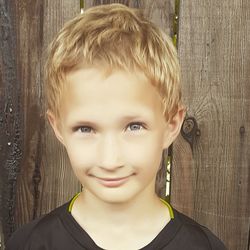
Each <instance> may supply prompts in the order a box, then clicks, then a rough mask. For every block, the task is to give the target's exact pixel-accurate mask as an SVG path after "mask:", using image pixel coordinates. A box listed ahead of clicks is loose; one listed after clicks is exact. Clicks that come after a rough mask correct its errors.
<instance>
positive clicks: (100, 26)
mask: <svg viewBox="0 0 250 250" xmlns="http://www.w3.org/2000/svg"><path fill="white" fill-rule="evenodd" d="M79 65H86V66H94V65H99V66H102V67H104V68H107V69H108V68H109V69H121V70H128V71H132V70H140V71H142V72H143V73H144V74H145V76H146V77H147V78H148V79H149V81H150V83H151V84H153V85H154V86H155V87H156V88H157V89H158V91H159V94H160V95H161V97H162V102H163V105H164V115H165V117H166V120H169V118H171V117H173V116H174V115H175V114H176V112H177V111H178V107H179V106H180V104H181V90H180V84H179V81H180V80H179V75H180V70H179V63H178V59H177V52H176V49H175V47H174V45H173V43H172V40H171V38H170V37H168V36H167V35H166V34H164V33H163V32H162V31H161V30H160V29H159V28H157V27H156V26H155V25H154V24H153V23H151V22H150V21H148V20H147V19H146V18H145V17H144V16H143V15H142V13H141V12H140V11H139V10H136V9H132V8H129V7H127V6H125V5H122V4H109V5H99V6H96V7H93V8H90V9H88V10H87V11H86V12H85V13H83V14H79V15H78V16H76V17H75V18H74V19H72V20H70V21H69V22H67V23H66V24H65V25H64V27H63V28H62V29H61V31H60V32H59V33H58V34H57V36H56V37H55V39H54V40H53V42H52V43H51V45H50V47H49V51H48V59H47V62H46V65H45V82H46V96H47V105H48V109H49V110H50V111H52V113H54V115H55V116H56V117H60V108H59V107H60V102H61V98H62V95H63V88H64V85H65V84H66V81H65V77H66V74H67V73H69V72H70V71H72V70H73V69H74V68H75V67H77V66H79Z"/></svg>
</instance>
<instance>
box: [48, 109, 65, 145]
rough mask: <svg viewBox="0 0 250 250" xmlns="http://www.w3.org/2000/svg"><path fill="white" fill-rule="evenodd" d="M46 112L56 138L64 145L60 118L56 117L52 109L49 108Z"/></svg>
mask: <svg viewBox="0 0 250 250" xmlns="http://www.w3.org/2000/svg"><path fill="white" fill-rule="evenodd" d="M46 114H47V117H48V120H49V123H50V125H51V127H52V129H53V130H54V133H55V135H56V138H57V139H58V140H59V141H60V142H61V143H62V144H63V145H64V141H63V137H62V134H61V132H60V124H59V122H60V121H59V119H58V118H56V117H55V115H54V114H53V113H52V112H51V111H50V110H47V112H46Z"/></svg>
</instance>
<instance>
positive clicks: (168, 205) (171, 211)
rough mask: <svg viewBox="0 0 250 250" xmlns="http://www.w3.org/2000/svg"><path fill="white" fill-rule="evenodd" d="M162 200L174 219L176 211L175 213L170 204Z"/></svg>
mask: <svg viewBox="0 0 250 250" xmlns="http://www.w3.org/2000/svg"><path fill="white" fill-rule="evenodd" d="M160 200H161V201H162V202H163V203H164V204H165V205H166V206H167V207H168V211H169V214H170V217H171V219H174V211H173V209H172V207H171V206H170V204H169V203H168V202H166V201H165V200H163V199H161V198H160Z"/></svg>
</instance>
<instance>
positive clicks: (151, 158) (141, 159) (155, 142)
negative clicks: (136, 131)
mask: <svg viewBox="0 0 250 250" xmlns="http://www.w3.org/2000/svg"><path fill="white" fill-rule="evenodd" d="M162 150H163V149H162V138H161V137H159V136H157V135H154V136H153V135H152V136H148V137H147V138H144V139H143V140H141V141H140V142H137V143H128V144H127V145H126V146H124V148H123V152H124V158H125V159H127V160H128V162H127V163H131V164H133V165H134V166H135V167H137V166H138V167H144V166H147V167H150V168H152V169H154V167H156V168H157V169H158V166H159V164H160V161H161V156H162Z"/></svg>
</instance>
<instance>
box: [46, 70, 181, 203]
mask: <svg viewBox="0 0 250 250" xmlns="http://www.w3.org/2000/svg"><path fill="white" fill-rule="evenodd" d="M67 80H68V81H67V84H68V88H67V89H66V90H65V93H64V97H63V101H62V107H61V120H60V122H59V121H57V120H56V119H55V118H54V117H53V114H50V113H49V120H50V122H51V125H52V127H53V129H54V130H55V133H56V135H57V137H58V139H59V140H60V141H61V142H62V143H63V144H64V146H65V148H66V150H67V152H68V155H69V158H70V161H71V164H72V167H73V170H74V172H75V174H76V176H77V178H78V179H79V180H80V182H81V183H82V185H83V186H84V190H85V192H89V193H90V194H91V195H94V196H95V197H96V198H98V199H100V200H102V201H105V202H108V203H117V202H126V201H128V200H131V199H132V198H133V197H135V196H136V195H139V194H142V193H143V192H144V195H145V192H146V193H148V194H150V195H154V188H155V177H156V174H157V171H158V169H159V166H160V161H161V156H162V151H163V149H164V148H167V147H168V146H169V145H170V144H171V143H172V141H173V140H174V139H175V137H176V136H177V135H178V132H179V129H180V126H181V123H182V119H183V117H181V116H180V115H179V117H177V120H173V121H171V122H170V123H166V122H165V118H164V116H163V114H162V110H163V109H162V104H161V98H160V95H159V94H158V92H157V90H156V89H155V88H154V87H153V86H152V85H151V84H150V83H149V82H148V81H147V79H146V78H145V76H144V75H142V74H141V73H140V72H135V73H133V74H130V73H128V72H124V71H114V72H113V73H112V74H111V75H109V76H108V77H104V74H103V72H102V71H100V70H98V69H97V68H90V69H78V70H76V71H74V72H72V73H70V74H69V75H68V76H67ZM59 123H60V124H59ZM120 178H122V179H120ZM146 190H147V191H148V192H147V191H146Z"/></svg>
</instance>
